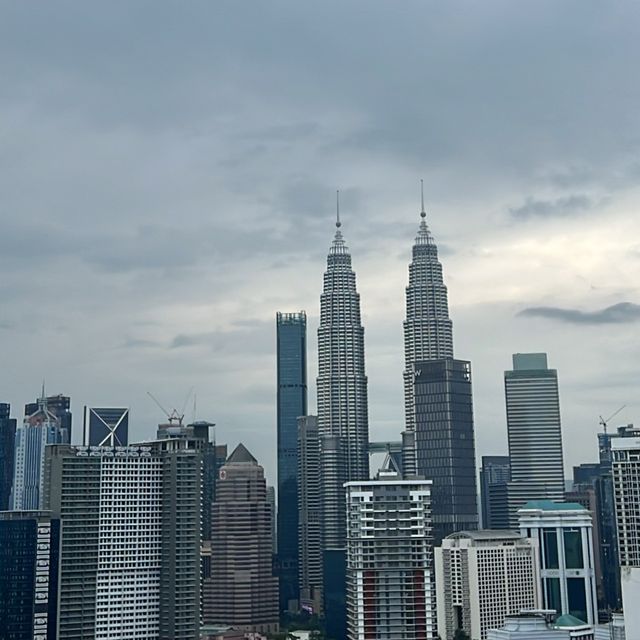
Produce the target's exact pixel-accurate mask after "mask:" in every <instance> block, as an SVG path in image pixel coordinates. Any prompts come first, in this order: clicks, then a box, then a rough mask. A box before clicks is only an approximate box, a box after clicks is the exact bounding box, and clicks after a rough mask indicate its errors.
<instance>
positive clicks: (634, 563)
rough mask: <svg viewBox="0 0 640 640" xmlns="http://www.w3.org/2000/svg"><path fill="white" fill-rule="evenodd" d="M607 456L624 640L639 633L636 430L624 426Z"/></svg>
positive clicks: (639, 449) (639, 441) (639, 460)
mask: <svg viewBox="0 0 640 640" xmlns="http://www.w3.org/2000/svg"><path fill="white" fill-rule="evenodd" d="M611 455H612V473H613V488H614V494H615V508H616V521H617V529H618V552H619V554H620V574H621V583H622V609H623V611H624V617H625V627H626V630H627V639H628V640H635V638H636V637H639V635H638V634H639V631H638V630H640V606H639V603H640V429H639V428H636V429H634V428H633V427H628V428H626V429H625V430H624V431H622V430H621V431H620V432H619V434H618V436H616V437H613V438H612V439H611ZM632 633H633V634H635V635H631V634H632Z"/></svg>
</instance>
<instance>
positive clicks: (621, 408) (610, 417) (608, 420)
mask: <svg viewBox="0 0 640 640" xmlns="http://www.w3.org/2000/svg"><path fill="white" fill-rule="evenodd" d="M626 407H627V405H626V404H623V405H622V406H621V407H620V408H619V409H618V410H617V411H616V412H615V413H612V414H611V415H610V416H609V417H608V418H607V419H606V420H605V419H604V418H603V417H602V416H600V424H601V425H602V428H603V429H604V432H605V434H606V433H607V427H608V426H609V422H610V421H611V420H612V419H613V418H615V417H616V416H617V415H618V414H619V413H620V412H621V411H622V410H623V409H626Z"/></svg>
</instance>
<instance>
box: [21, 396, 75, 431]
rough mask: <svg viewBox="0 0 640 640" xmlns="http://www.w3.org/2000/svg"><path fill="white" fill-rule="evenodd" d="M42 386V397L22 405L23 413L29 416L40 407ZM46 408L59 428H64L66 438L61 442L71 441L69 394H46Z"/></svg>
mask: <svg viewBox="0 0 640 640" xmlns="http://www.w3.org/2000/svg"><path fill="white" fill-rule="evenodd" d="M44 395H45V393H44V387H43V389H42V397H41V398H38V399H37V400H36V401H35V402H29V403H28V404H26V405H25V406H24V415H25V416H30V415H31V414H32V413H35V412H36V411H37V410H38V409H39V408H40V403H41V401H42V398H44ZM46 400H47V409H48V410H49V411H50V412H51V413H52V414H53V415H54V416H56V417H57V418H58V420H59V421H60V428H61V429H64V431H65V433H66V434H67V439H66V440H65V441H64V443H63V444H68V443H70V442H71V419H72V414H71V398H70V397H69V396H64V395H62V394H61V393H58V394H56V395H55V396H47V398H46Z"/></svg>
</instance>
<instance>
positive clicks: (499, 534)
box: [447, 529, 522, 540]
mask: <svg viewBox="0 0 640 640" xmlns="http://www.w3.org/2000/svg"><path fill="white" fill-rule="evenodd" d="M447 538H449V539H459V538H469V539H471V540H504V539H505V538H507V539H510V540H520V539H521V538H522V536H521V535H520V534H519V533H518V532H516V531H511V529H479V530H478V531H456V533H452V534H450V535H448V536H447Z"/></svg>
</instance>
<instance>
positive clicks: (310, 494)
mask: <svg viewBox="0 0 640 640" xmlns="http://www.w3.org/2000/svg"><path fill="white" fill-rule="evenodd" d="M298 479H299V480H298V513H299V521H298V552H299V558H300V560H299V565H298V580H299V587H300V608H301V609H303V610H304V611H307V612H308V613H312V614H313V613H320V611H321V608H322V502H321V489H320V437H319V434H318V418H317V417H316V416H301V417H300V418H299V419H298Z"/></svg>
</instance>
